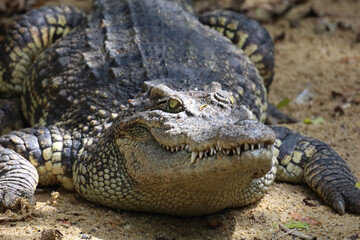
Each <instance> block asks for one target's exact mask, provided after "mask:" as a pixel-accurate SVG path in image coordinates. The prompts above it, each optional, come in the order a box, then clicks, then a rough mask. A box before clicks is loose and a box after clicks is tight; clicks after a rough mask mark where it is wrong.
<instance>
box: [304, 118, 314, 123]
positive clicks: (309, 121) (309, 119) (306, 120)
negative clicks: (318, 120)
mask: <svg viewBox="0 0 360 240" xmlns="http://www.w3.org/2000/svg"><path fill="white" fill-rule="evenodd" d="M304 123H306V124H313V120H311V118H305V119H304Z"/></svg>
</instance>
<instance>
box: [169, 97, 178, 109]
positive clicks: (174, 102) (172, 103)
mask: <svg viewBox="0 0 360 240" xmlns="http://www.w3.org/2000/svg"><path fill="white" fill-rule="evenodd" d="M180 104H181V102H180V101H179V100H177V99H175V98H170V100H169V108H170V109H175V108H177V107H178V106H179V105H180Z"/></svg>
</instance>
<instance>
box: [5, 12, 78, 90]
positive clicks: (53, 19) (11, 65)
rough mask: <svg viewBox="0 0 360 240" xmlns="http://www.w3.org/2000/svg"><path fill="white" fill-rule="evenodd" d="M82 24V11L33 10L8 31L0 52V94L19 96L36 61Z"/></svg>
mask: <svg viewBox="0 0 360 240" xmlns="http://www.w3.org/2000/svg"><path fill="white" fill-rule="evenodd" d="M84 21H85V14H84V12H83V11H82V10H80V9H78V8H75V7H70V6H50V7H43V8H39V9H34V10H31V11H29V12H27V13H26V14H24V15H22V16H21V17H20V18H19V19H18V20H17V21H16V22H15V23H14V24H13V25H12V27H11V29H10V30H9V32H8V35H7V37H6V40H5V42H4V44H3V46H2V47H1V50H0V51H1V52H0V92H3V93H4V92H6V93H13V94H19V93H21V88H22V82H23V80H24V79H25V77H27V72H28V68H29V67H30V66H31V65H32V64H33V62H34V60H35V59H36V57H37V56H38V55H39V54H40V53H41V52H42V51H44V49H46V48H48V47H49V46H51V44H52V43H53V42H55V41H56V40H57V39H59V38H61V37H63V36H65V35H66V34H68V33H69V31H70V30H71V29H73V28H74V27H76V26H78V25H80V24H82V23H83V22H84Z"/></svg>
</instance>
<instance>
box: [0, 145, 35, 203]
mask: <svg viewBox="0 0 360 240" xmlns="http://www.w3.org/2000/svg"><path fill="white" fill-rule="evenodd" d="M0 176H1V177H0V207H1V209H3V210H4V209H18V208H21V207H22V206H24V205H28V206H31V205H35V198H34V191H35V188H36V185H37V183H38V173H37V171H36V169H35V167H34V166H33V165H31V163H30V162H29V161H27V160H26V159H24V158H23V157H22V156H20V155H19V154H17V153H15V152H14V151H13V150H11V149H7V148H4V147H2V146H1V145H0ZM23 200H25V201H23Z"/></svg>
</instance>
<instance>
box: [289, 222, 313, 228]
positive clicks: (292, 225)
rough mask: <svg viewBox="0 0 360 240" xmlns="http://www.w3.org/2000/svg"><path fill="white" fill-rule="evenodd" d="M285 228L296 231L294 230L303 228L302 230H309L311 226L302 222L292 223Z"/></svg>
mask: <svg viewBox="0 0 360 240" xmlns="http://www.w3.org/2000/svg"><path fill="white" fill-rule="evenodd" d="M285 227H287V228H290V229H294V228H301V229H307V228H309V224H307V223H304V222H301V221H290V222H288V223H286V224H285Z"/></svg>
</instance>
